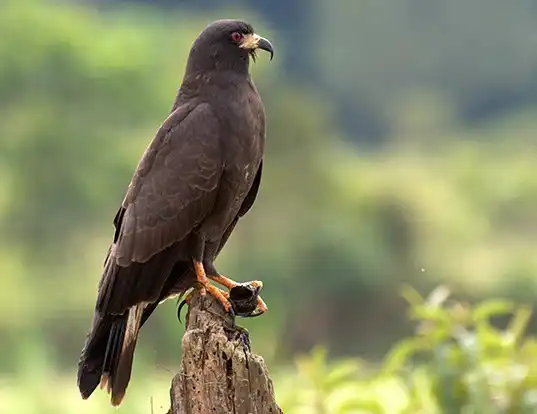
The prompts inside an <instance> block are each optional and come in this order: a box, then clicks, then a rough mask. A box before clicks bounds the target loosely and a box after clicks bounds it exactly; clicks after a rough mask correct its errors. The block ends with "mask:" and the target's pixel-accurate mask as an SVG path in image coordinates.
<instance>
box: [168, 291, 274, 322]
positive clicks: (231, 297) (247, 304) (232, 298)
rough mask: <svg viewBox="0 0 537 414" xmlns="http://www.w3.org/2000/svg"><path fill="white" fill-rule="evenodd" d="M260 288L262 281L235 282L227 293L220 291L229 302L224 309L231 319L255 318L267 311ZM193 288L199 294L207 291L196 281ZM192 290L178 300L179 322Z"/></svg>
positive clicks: (202, 294)
mask: <svg viewBox="0 0 537 414" xmlns="http://www.w3.org/2000/svg"><path fill="white" fill-rule="evenodd" d="M262 288H263V283H261V282H257V281H254V282H246V283H240V284H237V285H236V286H234V287H232V288H231V289H230V291H229V293H228V292H222V295H223V296H224V297H225V298H226V299H227V301H228V303H229V309H226V311H227V312H228V313H229V314H230V316H231V318H232V319H233V320H235V317H236V316H240V317H241V318H255V317H258V316H261V315H263V314H264V313H265V312H266V311H267V306H266V305H265V303H264V302H263V300H262V299H261V298H260V297H259V292H260V291H261V289H262ZM195 289H197V290H198V291H199V292H200V295H201V296H205V294H206V292H207V289H206V287H205V286H204V285H202V284H201V283H198V284H197V285H196V286H195ZM192 292H193V291H192ZM192 292H191V293H189V294H188V295H187V296H186V297H185V299H183V300H182V301H181V302H180V304H179V307H178V309H177V319H178V320H179V322H180V323H182V322H181V311H182V309H183V307H184V306H185V305H187V304H189V302H190V297H191V295H192ZM224 308H226V306H224Z"/></svg>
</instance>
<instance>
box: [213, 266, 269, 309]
mask: <svg viewBox="0 0 537 414" xmlns="http://www.w3.org/2000/svg"><path fill="white" fill-rule="evenodd" d="M207 277H208V278H209V279H211V280H213V281H215V282H216V283H218V284H220V285H222V286H224V287H226V288H228V289H229V290H231V289H233V288H234V287H236V286H239V285H240V283H237V282H235V281H234V280H231V279H229V278H227V277H225V276H223V275H221V274H219V273H217V272H212V273H211V274H208V275H207ZM248 284H249V285H251V286H253V287H258V288H260V289H261V288H262V287H263V282H261V281H260V280H254V281H252V282H248ZM228 297H229V295H228ZM257 309H258V313H259V314H261V313H265V312H266V311H267V310H268V307H267V305H266V303H265V301H264V300H263V299H261V296H258V297H257Z"/></svg>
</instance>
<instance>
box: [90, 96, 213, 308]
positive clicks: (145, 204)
mask: <svg viewBox="0 0 537 414" xmlns="http://www.w3.org/2000/svg"><path fill="white" fill-rule="evenodd" d="M219 140H220V134H219V124H218V120H217V119H216V117H215V116H214V115H213V113H212V111H211V109H210V107H209V105H208V104H201V105H199V106H197V107H195V108H185V107H179V108H177V109H176V110H175V111H174V112H173V113H172V114H171V115H170V116H169V117H168V119H166V121H165V122H164V123H163V125H162V126H161V128H160V129H159V131H158V132H157V135H156V136H155V138H154V140H153V141H152V143H151V144H150V146H149V147H148V149H147V150H146V152H145V153H144V156H143V157H142V159H141V160H140V163H139V164H138V167H137V168H136V171H135V173H134V176H133V178H132V180H131V183H130V185H129V188H128V190H127V194H126V196H125V199H124V201H123V203H122V206H121V208H120V210H119V211H118V213H117V215H116V218H115V220H114V224H115V226H116V231H115V235H114V240H115V242H114V243H113V244H112V246H111V248H110V252H109V254H108V258H107V260H106V262H105V267H104V273H103V276H102V279H101V286H100V289H99V297H98V299H97V308H98V310H100V311H101V312H106V313H123V312H124V311H125V310H126V309H127V308H128V307H130V306H133V305H135V304H137V303H140V302H152V301H155V300H156V299H158V296H159V295H160V290H161V289H162V285H163V283H164V281H165V280H166V277H167V276H168V274H169V272H170V271H171V268H172V267H173V264H174V262H175V258H176V256H177V254H178V252H177V251H176V249H175V246H176V245H177V243H178V242H180V241H181V240H183V239H185V237H186V236H188V235H189V234H190V233H191V232H192V231H193V230H194V229H195V228H196V227H197V226H198V225H199V224H200V223H201V222H202V221H203V220H204V218H205V217H207V215H208V214H209V213H210V211H211V209H212V207H213V205H214V202H215V199H216V195H217V191H218V184H219V180H220V176H221V174H222V169H223V160H222V154H221V152H220V141H219Z"/></svg>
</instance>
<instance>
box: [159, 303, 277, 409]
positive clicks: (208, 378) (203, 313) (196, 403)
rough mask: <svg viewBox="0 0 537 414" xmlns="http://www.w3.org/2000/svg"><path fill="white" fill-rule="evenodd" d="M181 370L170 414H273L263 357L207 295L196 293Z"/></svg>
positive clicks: (243, 332)
mask: <svg viewBox="0 0 537 414" xmlns="http://www.w3.org/2000/svg"><path fill="white" fill-rule="evenodd" d="M182 353H183V355H182V361H181V371H180V373H179V374H177V375H176V376H175V377H174V379H173V380H172V385H171V390H170V397H171V408H170V411H169V413H170V414H206V413H207V414H208V413H210V414H213V413H214V414H227V413H233V414H271V413H274V414H277V413H282V411H281V409H280V408H279V407H278V405H277V404H276V401H275V398H274V389H273V385H272V380H271V379H270V377H269V373H268V370H267V367H266V365H265V362H264V361H263V358H262V357H260V356H259V355H255V354H253V353H251V350H250V341H249V338H248V332H247V331H246V330H244V329H241V328H236V327H234V326H233V321H232V318H231V317H230V316H229V315H227V314H225V313H224V310H223V308H222V306H221V305H220V304H219V303H218V302H217V301H216V300H215V299H214V298H213V297H212V296H211V295H206V296H204V297H201V296H199V294H198V293H195V294H194V295H193V296H192V298H191V301H190V306H189V310H188V314H187V322H186V330H185V334H184V336H183V341H182Z"/></svg>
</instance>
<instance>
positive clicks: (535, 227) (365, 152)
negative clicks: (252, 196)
mask: <svg viewBox="0 0 537 414" xmlns="http://www.w3.org/2000/svg"><path fill="white" fill-rule="evenodd" d="M225 17H236V18H243V19H246V20H248V21H250V22H252V24H253V25H254V27H255V28H256V31H257V32H258V33H260V34H262V35H263V36H265V37H268V38H269V39H270V40H271V41H272V42H273V44H274V46H275V49H276V55H275V59H274V60H273V61H272V62H271V63H269V62H268V58H267V56H266V55H263V54H261V55H260V56H259V59H258V63H257V64H255V65H253V67H252V72H253V77H254V80H255V82H256V84H257V85H258V88H259V89H260V92H261V95H262V97H263V100H264V103H265V106H266V111H267V118H268V130H267V148H266V157H265V166H264V167H265V168H264V177H263V183H262V186H261V192H260V195H259V196H258V199H257V202H256V204H255V206H254V208H253V209H252V210H251V212H250V213H249V214H248V215H247V216H246V217H245V218H244V219H243V220H242V222H241V224H240V225H239V226H238V228H237V230H236V231H235V233H234V234H233V236H232V238H231V239H230V242H229V243H228V245H227V246H226V248H225V249H224V251H223V253H222V255H221V256H220V257H219V259H218V262H217V264H218V265H219V269H220V270H221V271H222V272H223V273H224V274H226V275H230V276H232V277H233V278H234V279H237V280H252V279H261V280H263V281H264V282H265V288H264V289H263V297H264V299H265V300H266V302H267V303H268V306H269V312H268V313H267V315H265V316H263V317H262V318H258V319H254V320H252V321H244V322H243V321H241V324H242V325H243V326H245V327H247V328H248V329H249V330H250V332H251V334H252V340H253V347H254V350H255V351H256V352H257V353H259V354H261V355H262V356H263V357H264V358H265V360H266V362H267V364H268V366H269V369H270V371H271V373H272V374H273V379H274V382H275V387H276V392H277V397H278V398H280V400H281V404H282V407H283V408H284V409H285V412H287V413H299V412H300V413H325V412H326V413H332V412H334V413H347V412H349V413H352V412H379V413H382V412H386V413H399V412H401V413H403V412H408V413H418V412H422V413H433V412H453V413H456V412H462V411H458V409H450V408H449V407H447V406H444V407H440V408H438V409H439V411H433V409H432V408H431V410H423V409H422V408H420V409H421V411H419V410H418V409H417V408H416V409H412V408H409V407H410V405H406V406H404V407H406V408H401V410H402V411H397V410H396V409H395V408H393V409H391V411H390V409H388V408H385V407H384V408H382V407H381V408H378V407H377V408H374V407H373V406H372V405H371V406H370V408H364V407H362V408H359V405H360V404H358V403H357V404H356V405H352V404H349V405H348V406H347V408H345V406H337V404H336V403H335V402H334V403H330V402H328V403H326V401H325V402H323V401H322V396H320V395H319V394H316V393H315V390H314V387H313V388H311V387H310V388H307V390H306V388H305V390H306V391H305V393H304V395H305V397H304V401H296V400H294V399H293V398H291V397H290V396H289V395H287V394H289V392H290V391H292V392H293V393H294V394H296V393H297V392H298V391H297V388H295V387H294V386H289V385H285V384H289V381H291V382H292V381H296V382H297V384H298V383H299V382H301V383H303V384H306V383H309V384H310V385H311V383H312V382H313V383H315V378H314V377H315V375H317V374H312V373H311V372H310V371H311V370H310V371H308V369H305V368H304V366H305V365H304V364H306V363H305V362H304V361H310V362H311V361H313V360H316V361H319V360H320V359H322V360H323V361H325V362H326V364H330V363H331V362H335V361H344V360H345V361H346V360H349V358H353V360H354V359H355V358H359V359H360V361H363V363H364V364H367V366H368V367H369V368H367V370H374V369H375V368H374V367H375V366H377V365H378V364H381V361H382V360H383V356H384V355H385V354H386V353H387V352H388V351H389V350H390V349H392V347H393V344H394V343H397V341H400V340H401V339H402V338H405V337H408V336H411V335H413V332H414V324H413V323H412V322H411V321H409V320H408V318H407V314H406V310H407V308H408V304H407V302H406V301H405V300H404V299H403V298H402V297H401V288H402V287H403V286H404V285H409V286H412V287H413V288H414V289H415V290H416V291H417V292H420V293H421V294H423V295H424V296H426V295H427V294H428V292H430V291H431V290H432V289H433V288H434V287H435V286H437V285H439V284H443V285H445V286H447V287H449V289H451V290H452V291H453V292H454V294H455V295H457V296H458V297H459V298H463V299H464V300H465V301H468V302H469V303H478V302H480V301H482V300H484V299H487V298H491V297H503V298H506V299H510V300H512V301H513V303H527V304H530V305H532V304H533V302H534V301H535V293H536V290H537V278H536V277H535V274H536V271H537V255H536V254H535V251H536V249H537V174H536V168H537V151H536V147H537V139H536V138H537V137H536V130H537V1H535V0H513V1H505V0H450V1H444V0H359V1H351V0H347V1H344V0H334V1H325V0H294V1H289V0H270V1H265V0H263V1H255V2H252V1H246V0H243V1H238V0H237V1H227V2H220V1H217V0H196V1H194V0H192V1H189V0H100V1H99V0H97V1H96V0H78V1H74V0H73V1H69V0H65V1H53V0H2V1H1V3H0V234H1V238H0V413H2V414H4V413H5V414H12V413H13V414H49V413H96V412H99V413H108V412H110V413H111V412H115V411H114V410H113V409H112V407H110V406H109V404H108V398H107V396H106V394H105V393H104V392H96V393H95V394H94V395H93V396H92V397H91V398H90V400H88V401H82V400H81V399H80V397H79V394H78V391H77V388H76V364H77V361H78V356H79V352H80V350H81V347H82V345H83V342H84V337H85V334H86V332H87V329H88V327H89V324H90V321H91V316H92V311H93V306H94V301H95V295H96V287H97V282H98V280H99V278H100V275H101V269H102V261H103V259H104V256H105V254H106V251H107V248H108V245H109V242H110V240H111V237H112V231H113V227H112V219H113V217H114V215H115V212H116V209H117V206H118V205H119V203H120V202H121V200H122V198H123V196H124V191H125V189H126V186H127V184H128V182H129V180H130V178H131V174H132V172H133V170H134V168H135V166H136V164H137V162H138V160H139V158H140V156H141V154H142V153H143V151H144V150H145V148H146V146H147V144H148V143H149V141H150V140H151V138H152V137H153V134H154V133H155V131H156V130H157V128H158V126H159V124H160V122H161V121H162V120H163V119H164V118H165V116H166V115H167V113H168V111H169V110H170V108H171V105H172V103H173V100H174V98H175V94H176V91H177V88H178V87H179V85H180V82H181V79H182V76H183V70H184V65H185V59H186V56H187V53H188V51H189V48H190V45H191V43H192V41H193V40H194V39H195V37H196V36H197V34H198V33H199V32H200V31H201V30H202V29H203V27H204V26H205V25H207V24H208V23H209V22H211V21H212V20H215V19H218V18H225ZM416 294H417V293H416ZM175 308H176V304H175V302H173V301H170V302H168V303H166V304H164V305H162V306H160V307H159V309H158V311H157V312H156V313H155V314H154V316H153V317H152V318H151V320H150V321H149V322H148V324H147V325H146V326H145V327H144V329H143V330H142V333H141V338H140V341H139V343H138V347H137V352H136V359H135V364H134V372H133V378H132V380H131V385H130V387H129V392H128V393H127V397H126V399H125V402H124V404H123V405H122V406H121V408H120V409H119V412H120V413H121V412H123V413H135V414H136V413H150V412H152V410H153V412H154V413H165V412H166V411H167V409H168V407H169V396H168V390H169V383H170V380H171V378H172V376H173V374H174V372H176V371H177V370H178V366H179V361H180V341H181V336H182V332H183V326H182V325H180V324H179V323H178V321H177V319H176V310H175ZM536 326H537V325H536V324H533V323H532V322H531V321H530V323H529V329H530V331H531V332H534V331H535V327H536ZM531 332H530V333H531ZM312 350H314V351H313V353H312ZM301 355H306V356H301ZM308 355H309V356H308ZM297 358H298V359H297ZM308 358H309V359H308ZM297 361H298V362H297ZM300 361H302V362H300ZM349 361H350V360H349ZM325 362H323V363H321V365H322V364H324V363H325ZM306 365H307V364H306ZM341 366H343V372H344V374H341V373H340V374H339V375H340V377H341V376H342V375H343V376H346V375H347V374H348V372H347V373H346V371H345V369H346V368H345V367H347V368H348V367H349V366H351V362H349V363H343V364H342V365H341ZM353 366H354V365H353ZM301 367H302V368H301ZM351 371H352V370H351ZM360 371H361V370H360ZM308 372H309V374H308ZM332 372H336V373H335V374H333V376H334V377H336V378H339V377H338V373H337V370H336V371H332ZM308 375H309V377H308ZM320 375H321V376H324V375H325V374H320ZM327 375H328V374H327ZM352 375H354V374H352ZM308 381H309V382H308ZM297 387H298V386H297ZM304 387H308V386H307V385H304ZM336 388H337V387H336ZM393 392H394V393H393V394H387V393H384V394H382V396H383V398H381V399H382V400H386V398H385V397H386V396H393V397H394V398H395V396H396V395H400V394H398V393H400V391H393ZM351 394H352V393H351ZM349 395H350V394H349ZM379 395H380V394H379ZM308 396H309V397H308ZM294 397H296V395H295V396H294ZM330 398H332V397H330ZM334 398H335V397H334ZM388 400H389V398H388ZM308 401H309V403H311V405H308V404H309V403H308ZM312 401H313V402H312ZM323 404H324V405H323ZM379 404H380V403H379ZM337 407H339V408H337ZM353 407H354V408H353ZM379 407H380V405H379ZM402 407H403V406H402ZM431 407H432V406H431ZM457 407H458V406H457ZM360 409H362V410H365V411H359V410H360ZM353 410H354V411H353ZM367 410H370V411H367ZM375 410H377V411H375ZM404 410H407V411H404ZM468 412H476V413H478V412H479V413H483V412H493V411H468ZM498 412H500V411H498ZM501 412H503V411H501ZM506 412H507V411H506ZM509 412H519V411H509ZM520 412H523V411H520ZM527 412H535V411H527Z"/></svg>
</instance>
